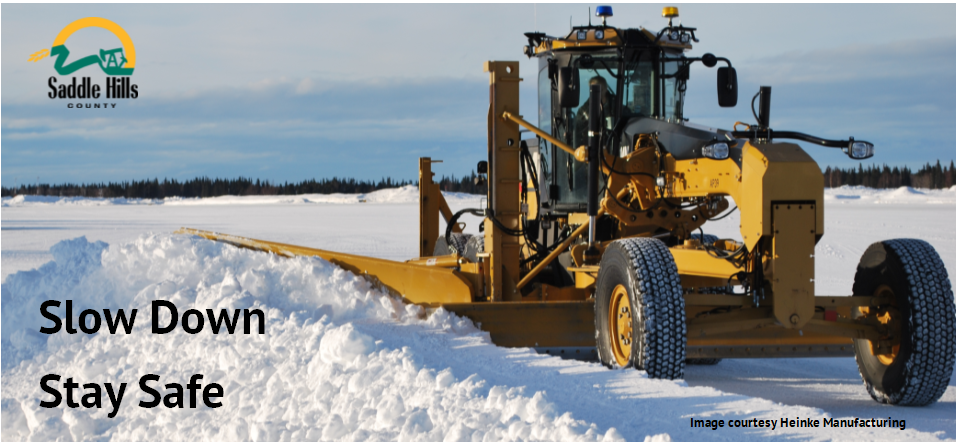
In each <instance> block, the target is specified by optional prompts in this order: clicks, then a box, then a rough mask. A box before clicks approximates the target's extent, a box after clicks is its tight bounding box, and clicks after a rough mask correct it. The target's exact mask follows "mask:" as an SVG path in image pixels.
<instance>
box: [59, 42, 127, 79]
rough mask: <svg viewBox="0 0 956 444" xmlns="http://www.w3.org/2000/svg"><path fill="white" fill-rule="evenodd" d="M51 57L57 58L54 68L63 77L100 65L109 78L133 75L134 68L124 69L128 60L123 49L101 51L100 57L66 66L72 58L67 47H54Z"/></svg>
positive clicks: (89, 57)
mask: <svg viewBox="0 0 956 444" xmlns="http://www.w3.org/2000/svg"><path fill="white" fill-rule="evenodd" d="M50 56H51V57H56V62H55V63H54V65H53V67H54V68H56V73H57V74H59V75H61V76H67V75H70V74H73V73H74V72H76V71H78V70H80V69H82V68H86V67H87V66H90V65H99V66H100V69H102V70H103V72H105V73H106V75H108V76H128V75H132V74H133V68H124V66H125V65H126V61H127V60H126V57H125V56H124V55H123V48H116V49H110V50H105V49H101V50H100V54H99V55H96V54H93V55H88V56H86V57H83V58H82V59H79V60H76V61H74V62H73V63H70V64H69V65H66V66H64V65H63V64H64V63H66V59H67V57H69V56H70V50H69V49H67V48H66V45H59V46H54V47H53V48H52V49H51V50H50Z"/></svg>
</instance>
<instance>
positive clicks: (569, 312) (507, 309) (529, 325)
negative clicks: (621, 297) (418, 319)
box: [430, 301, 594, 347]
mask: <svg viewBox="0 0 956 444" xmlns="http://www.w3.org/2000/svg"><path fill="white" fill-rule="evenodd" d="M440 305H441V306H442V307H444V308H445V309H446V310H448V311H451V312H454V313H455V314H457V315H459V316H466V317H468V318H470V319H471V320H472V321H474V322H475V324H476V325H478V326H479V328H481V329H482V330H484V331H487V332H489V333H491V340H492V342H494V343H495V344H497V345H499V346H502V347H593V346H594V302H593V301H573V302H495V303H471V304H440ZM438 306H439V304H433V305H431V306H430V307H432V308H437V307H438Z"/></svg>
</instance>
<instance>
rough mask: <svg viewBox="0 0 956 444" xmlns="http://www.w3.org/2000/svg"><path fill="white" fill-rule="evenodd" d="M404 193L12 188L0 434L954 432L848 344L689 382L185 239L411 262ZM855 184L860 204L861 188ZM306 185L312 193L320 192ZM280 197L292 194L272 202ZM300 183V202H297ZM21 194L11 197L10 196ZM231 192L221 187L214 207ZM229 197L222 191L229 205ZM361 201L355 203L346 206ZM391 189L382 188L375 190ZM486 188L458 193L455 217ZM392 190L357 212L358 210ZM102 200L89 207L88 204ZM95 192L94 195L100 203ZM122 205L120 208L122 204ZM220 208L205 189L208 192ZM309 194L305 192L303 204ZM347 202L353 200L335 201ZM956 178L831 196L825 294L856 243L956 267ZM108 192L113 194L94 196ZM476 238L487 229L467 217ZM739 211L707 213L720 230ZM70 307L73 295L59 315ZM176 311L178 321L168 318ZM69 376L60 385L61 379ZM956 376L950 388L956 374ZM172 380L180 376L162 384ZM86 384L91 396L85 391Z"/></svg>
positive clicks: (807, 436)
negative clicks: (901, 396) (805, 424)
mask: <svg viewBox="0 0 956 444" xmlns="http://www.w3.org/2000/svg"><path fill="white" fill-rule="evenodd" d="M414 191H415V190H414V189H413V188H412V189H410V190H409V189H396V190H383V191H381V192H377V193H379V194H377V196H378V197H376V198H373V197H372V195H373V194H376V193H370V194H368V195H365V196H364V197H362V198H361V199H360V198H358V197H357V196H355V195H351V196H338V197H332V196H326V197H325V199H326V200H321V199H323V198H322V197H314V196H274V198H275V199H276V200H266V199H263V200H258V201H257V200H256V199H259V197H230V198H214V199H196V200H191V201H189V202H191V203H192V204H191V205H171V203H173V202H175V201H169V200H167V201H166V202H164V203H163V204H162V205H153V206H149V205H117V204H116V202H112V203H109V204H106V205H102V204H96V205H86V202H85V201H84V200H82V199H73V200H67V201H65V200H63V199H59V198H55V199H52V198H51V199H50V200H49V201H46V202H43V199H39V198H34V199H29V197H30V196H25V197H24V198H23V199H21V200H20V201H19V202H14V200H15V199H4V201H3V207H4V208H3V213H2V226H3V248H2V252H3V275H4V280H3V284H2V324H0V327H2V334H0V342H2V376H3V378H2V408H0V412H2V436H0V438H2V439H3V440H47V441H53V440H150V441H156V440H189V441H198V440H229V441H236V440H346V441H354V440H376V441H382V440H429V441H437V440H467V441H480V440H548V441H560V440H575V441H595V440H607V441H614V440H630V441H635V440H637V441H641V440H645V439H646V440H654V441H662V440H663V441H666V440H670V439H671V438H673V439H675V440H703V441H712V440H852V441H858V440H920V441H924V440H938V439H954V438H956V390H953V389H952V388H950V390H948V391H947V393H946V394H945V395H944V396H943V398H942V399H941V400H940V402H938V403H936V404H934V405H932V406H929V407H924V408H898V407H890V406H884V405H879V404H876V403H875V402H873V401H871V400H870V399H869V396H868V395H867V394H866V392H865V390H864V388H863V387H862V384H861V382H860V381H859V375H858V373H857V371H856V365H855V363H854V362H853V360H852V358H831V359H781V360H725V361H724V362H722V363H721V364H719V365H717V366H714V367H689V368H688V371H687V377H686V379H685V380H684V381H661V380H651V379H648V378H646V375H645V374H644V373H643V372H639V371H634V370H626V371H611V370H607V369H605V368H604V367H602V366H600V365H599V364H595V363H587V362H578V361H570V360H561V359H558V358H554V357H549V356H542V355H537V354H536V353H534V352H533V351H532V350H529V349H506V348H500V347H496V346H494V345H493V344H491V343H490V341H489V339H488V336H487V334H486V333H483V332H481V331H480V330H478V329H476V328H475V326H474V325H473V324H472V323H471V322H470V321H468V320H467V319H462V318H459V317H457V316H455V315H453V314H451V313H447V312H443V311H438V312H436V313H432V314H431V315H429V316H427V317H426V316H425V314H424V313H423V312H422V311H421V310H420V309H419V308H417V307H415V306H406V305H404V304H402V303H401V302H400V301H398V300H395V299H393V298H391V297H389V296H387V295H385V294H383V293H382V292H380V291H379V290H377V289H376V288H375V287H374V286H372V285H371V284H369V283H368V282H367V281H366V280H364V279H362V278H359V277H356V276H353V275H352V274H351V273H349V272H346V271H344V270H342V269H340V268H338V267H337V266H334V265H332V264H330V263H328V262H326V261H324V260H322V259H319V258H294V259H286V258H280V257H276V256H274V255H270V254H266V253H261V252H254V251H248V250H242V249H238V248H235V247H232V246H229V245H226V244H222V243H216V242H212V241H208V240H204V239H200V238H197V237H193V236H182V235H173V234H171V232H172V231H173V230H174V229H175V228H178V227H179V226H182V225H185V226H195V227H197V228H203V229H210V230H215V231H221V232H227V233H231V234H238V235H245V236H250V237H256V238H261V239H269V240H276V241H280V242H288V243H295V244H301V245H308V246H314V247H317V248H323V249H330V250H338V251H344V252H350V253H356V254H364V255H370V256H378V257H388V258H392V259H404V258H409V257H414V256H417V247H416V241H417V225H418V224H417V217H418V216H417V203H416V202H415V199H414V198H412V199H411V200H408V199H409V196H410V195H411V196H417V192H414ZM852 196H856V197H852ZM313 197H314V200H313ZM279 198H291V200H280V199H279ZM296 198H302V200H296ZM16 199H19V197H18V198H16ZM217 199H219V200H220V201H219V202H216V203H214V202H213V201H216V200H217ZM223 199H224V200H223ZM350 199H351V200H350ZM376 199H377V200H376ZM479 199H480V198H479V197H477V196H456V198H455V199H449V201H450V204H451V205H452V208H453V210H457V209H460V208H465V207H477V206H478V205H479ZM360 200H365V201H366V203H380V204H382V205H365V204H360V203H358V202H359V201H360ZM91 201H92V200H91ZM92 202H99V201H92ZM127 203H128V202H127ZM207 203H209V204H207ZM303 203H314V204H313V205H301V204H303ZM340 203H355V204H354V205H339V204H340ZM954 204H956V190H942V191H927V190H912V189H905V188H904V189H900V190H889V191H884V190H869V189H862V188H848V187H844V188H839V189H835V190H827V207H826V211H827V213H826V221H827V222H826V223H827V226H826V230H827V231H826V234H825V236H824V238H823V240H821V242H820V243H819V244H818V245H817V253H816V256H817V262H818V267H817V272H818V284H817V292H818V294H848V292H849V288H850V286H852V279H853V270H854V269H855V266H856V261H857V260H858V259H859V255H860V254H861V253H862V251H863V250H864V249H865V248H866V246H867V245H869V243H871V242H873V241H876V240H881V239H886V238H894V237H916V238H923V239H926V240H928V241H929V242H930V243H931V244H933V245H934V246H935V247H936V248H937V250H938V251H939V252H940V254H941V256H942V258H943V260H944V262H945V263H946V265H947V268H948V269H949V270H950V271H952V270H956V236H953V232H952V228H951V225H950V224H951V222H949V221H952V220H953V219H954V218H956V205H954ZM97 205H99V206H97ZM465 220H466V222H469V227H468V228H467V230H466V231H470V232H474V231H475V230H476V224H475V223H474V222H475V220H474V219H465ZM738 224H739V219H738V218H737V217H735V215H732V216H731V217H728V218H727V219H725V220H724V221H721V222H720V223H717V224H715V225H714V226H713V227H711V226H710V225H708V226H705V229H708V228H710V229H711V231H708V232H709V233H710V232H712V233H714V234H717V235H719V236H722V237H731V236H735V235H736V237H739V233H734V231H735V228H736V226H737V225H738ZM50 299H55V300H59V301H65V300H67V299H69V300H72V301H73V323H74V325H76V324H77V320H76V318H77V317H78V315H79V313H80V312H81V311H82V310H84V309H96V310H100V311H101V312H102V310H103V309H107V308H108V309H111V310H113V311H114V312H115V310H117V309H120V308H122V309H124V310H125V311H126V312H127V313H129V312H130V310H132V309H137V311H138V314H137V316H136V322H135V324H134V328H133V330H132V332H131V333H130V334H128V335H127V334H125V333H124V332H122V331H120V332H118V333H117V334H115V335H113V334H109V333H108V332H107V331H105V327H104V329H103V330H101V331H100V333H97V334H93V335H88V334H84V333H78V334H75V335H70V334H66V333H65V332H60V333H57V334H53V335H45V334H41V333H39V332H38V330H39V327H41V326H50V325H51V321H49V320H47V319H44V318H43V317H42V316H41V315H40V311H39V306H40V304H41V303H42V302H43V301H46V300H50ZM157 299H162V300H167V301H171V302H173V303H174V304H175V305H176V307H177V308H178V309H179V311H180V313H182V312H183V311H185V310H186V309H189V308H196V309H200V310H202V311H204V310H205V309H213V310H216V311H218V310H220V309H228V310H233V309H245V308H248V309H259V310H262V312H263V313H264V314H265V317H266V321H265V326H266V332H265V334H263V335H259V334H255V333H252V334H249V335H246V334H241V333H239V332H237V334H218V335H216V334H212V332H211V331H210V329H209V327H208V326H207V328H206V329H204V330H203V331H202V332H200V333H198V334H195V335H192V334H188V333H186V332H184V331H183V330H182V329H181V328H177V329H176V330H174V331H173V332H171V333H169V334H164V335H156V334H151V333H150V331H149V329H150V322H149V321H150V315H151V305H150V302H151V301H153V300H157ZM52 311H53V312H54V313H58V314H59V315H60V316H61V317H62V316H63V313H64V311H65V307H64V305H61V306H60V308H59V309H53V310H52ZM162 316H163V317H161V319H165V316H168V314H163V315H162ZM49 373H55V374H58V375H61V376H62V377H63V381H65V379H66V378H68V377H72V378H74V380H75V382H77V383H79V384H85V383H99V384H103V383H105V382H111V383H113V384H114V385H119V384H120V383H123V382H125V383H127V384H128V385H129V387H128V388H127V390H126V395H125V398H124V399H123V401H122V403H121V405H120V407H119V409H118V410H117V412H116V416H115V418H109V417H108V414H109V413H110V412H111V411H112V410H113V408H112V407H111V403H110V401H109V399H108V397H106V395H105V394H104V395H103V408H100V409H95V408H94V409H87V408H82V407H81V408H75V409H73V408H66V407H65V406H64V405H62V404H61V406H60V407H58V408H54V409H46V408H41V407H40V406H39V403H40V401H41V400H49V399H50V395H48V394H46V393H44V392H43V391H41V390H40V388H39V378H40V377H41V376H42V375H45V374H49ZM150 373H151V374H156V375H159V376H160V377H161V380H160V381H159V383H158V384H153V386H154V387H160V386H161V385H162V384H166V383H179V384H183V385H185V384H186V383H187V382H189V378H190V376H191V375H193V374H202V375H203V380H202V382H203V383H211V382H215V383H218V384H220V385H222V386H223V388H224V392H225V395H224V397H223V398H221V401H222V402H223V405H224V407H222V408H217V409H211V408H208V407H205V406H202V403H201V402H200V407H199V408H197V409H190V408H185V409H178V408H173V409H169V408H165V407H163V406H160V407H157V408H152V409H146V408H141V407H139V406H138V405H137V404H138V402H139V401H141V400H147V399H148V398H149V397H148V396H147V395H146V394H145V393H144V392H142V391H141V390H140V389H139V387H138V381H139V378H140V376H142V375H145V374H150ZM63 381H61V383H62V382H63ZM951 384H952V382H951ZM160 391H162V392H163V393H164V394H166V391H164V390H163V389H161V388H160ZM81 392H82V389H81ZM890 416H891V417H893V418H894V419H903V420H905V421H906V428H905V430H899V429H874V428H864V429H832V428H826V429H824V428H780V427H779V426H778V427H777V428H776V429H775V430H770V429H760V428H727V427H724V428H720V429H717V430H711V429H709V428H703V429H702V428H691V427H689V426H688V424H689V421H690V419H691V418H697V419H723V420H725V421H726V420H732V419H749V418H758V419H775V420H779V419H780V418H791V419H794V418H796V417H800V418H815V419H821V420H822V418H825V417H832V418H855V417H859V418H886V417H890Z"/></svg>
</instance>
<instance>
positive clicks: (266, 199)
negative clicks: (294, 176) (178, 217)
mask: <svg viewBox="0 0 956 444" xmlns="http://www.w3.org/2000/svg"><path fill="white" fill-rule="evenodd" d="M442 194H443V195H444V196H445V200H447V201H449V202H458V201H472V200H478V199H481V197H482V196H478V195H474V194H466V193H450V192H444V193H442ZM416 202H418V187H417V186H415V185H406V186H404V187H401V188H389V189H384V190H378V191H373V192H371V193H366V194H296V195H275V196H219V197H208V198H182V197H169V198H166V199H126V198H122V197H119V198H109V199H105V198H92V197H57V196H28V195H23V194H21V195H19V196H16V197H4V198H3V201H2V203H0V206H3V207H22V206H31V205H80V206H102V205H279V204H283V205H295V204H352V203H416Z"/></svg>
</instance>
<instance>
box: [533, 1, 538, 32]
mask: <svg viewBox="0 0 956 444" xmlns="http://www.w3.org/2000/svg"><path fill="white" fill-rule="evenodd" d="M534 32H538V4H537V3H535V4H534Z"/></svg>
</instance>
